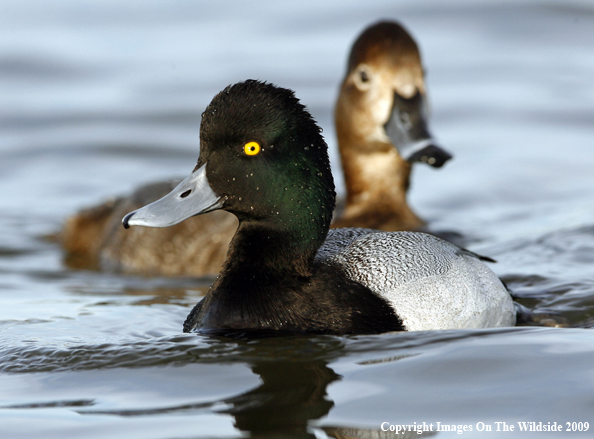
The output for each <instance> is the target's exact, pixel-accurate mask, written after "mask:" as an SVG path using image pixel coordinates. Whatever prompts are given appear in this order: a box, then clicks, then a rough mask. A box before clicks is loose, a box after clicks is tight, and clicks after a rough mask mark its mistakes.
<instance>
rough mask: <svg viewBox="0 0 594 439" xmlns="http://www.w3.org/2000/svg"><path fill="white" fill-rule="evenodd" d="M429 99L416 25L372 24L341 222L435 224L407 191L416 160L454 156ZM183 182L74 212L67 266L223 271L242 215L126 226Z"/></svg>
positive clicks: (356, 93) (348, 135)
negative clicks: (123, 223)
mask: <svg viewBox="0 0 594 439" xmlns="http://www.w3.org/2000/svg"><path fill="white" fill-rule="evenodd" d="M426 107H427V105H426V90H425V85H424V71H423V67H422V63H421V56H420V52H419V49H418V46H417V44H416V43H415V41H414V39H413V38H412V37H411V36H410V34H409V32H407V30H406V29H405V28H404V27H403V26H402V25H401V24H399V23H397V22H395V21H386V20H383V21H380V22H377V23H374V24H372V25H370V26H368V27H367V28H366V29H365V30H364V31H363V32H362V33H361V34H360V35H359V36H358V37H357V39H356V40H355V42H354V43H353V45H352V48H351V51H350V55H349V57H348V63H347V71H346V75H345V77H344V80H343V81H342V84H341V86H340V91H339V94H338V99H337V102H336V105H335V115H334V116H335V117H334V119H335V128H336V134H337V140H338V148H339V151H340V156H341V165H342V169H343V172H344V176H345V186H346V199H345V200H344V202H341V203H340V208H339V209H337V211H336V212H335V214H334V221H333V224H332V227H364V228H373V229H378V230H386V231H392V230H424V229H426V224H425V222H424V221H423V220H422V219H420V217H418V216H417V215H416V214H415V213H414V212H413V211H412V209H411V208H410V207H409V205H408V203H407V199H406V193H407V190H408V188H409V186H410V174H411V167H412V164H413V163H417V162H420V163H426V164H429V165H431V166H433V167H436V168H438V167H441V166H442V165H443V164H444V163H445V162H446V161H447V160H449V159H450V158H451V157H452V156H451V154H449V153H448V152H447V151H445V150H443V149H442V148H440V147H439V146H437V143H436V142H435V141H434V140H433V137H432V136H431V134H430V133H429V130H428V128H427V122H426V119H427V111H426ZM180 180H181V179H177V180H172V181H165V182H157V183H150V184H147V185H143V186H141V187H140V188H138V189H136V190H135V191H134V192H133V193H132V194H131V195H130V196H122V197H118V198H115V199H111V200H108V201H107V202H104V203H102V204H100V205H98V206H93V207H91V208H87V209H84V210H82V211H79V212H78V213H76V214H75V215H72V216H71V217H69V218H68V219H67V220H66V222H65V224H64V226H63V228H62V231H61V233H60V234H59V241H60V243H61V245H62V248H63V249H64V253H65V258H64V260H65V262H66V264H67V265H68V266H70V267H73V268H90V269H96V268H101V269H104V270H107V271H115V272H126V273H132V274H140V275H144V276H159V275H162V276H215V275H216V274H217V273H219V271H220V270H221V267H222V265H223V263H224V261H225V257H226V254H227V248H228V247H229V243H230V241H231V238H232V237H233V235H234V233H235V230H236V229H237V225H238V223H237V220H236V218H235V216H233V215H231V214H229V213H227V212H225V211H216V212H213V213H211V214H209V215H206V216H197V217H194V218H190V219H188V220H187V221H184V222H182V223H180V224H177V225H175V226H173V227H171V228H168V229H147V228H136V229H134V230H132V231H131V232H129V233H124V232H123V230H122V228H121V227H120V225H119V224H120V219H121V217H122V215H123V214H124V213H125V212H128V211H130V210H134V209H137V208H139V207H141V206H142V205H144V204H147V203H148V202H150V201H154V200H157V199H159V198H161V197H162V196H164V195H165V194H167V193H168V192H169V191H170V190H172V189H173V188H174V187H175V186H176V185H177V184H178V183H179V181H180ZM197 231H202V232H203V233H196V232H197ZM181 261H184V263H181Z"/></svg>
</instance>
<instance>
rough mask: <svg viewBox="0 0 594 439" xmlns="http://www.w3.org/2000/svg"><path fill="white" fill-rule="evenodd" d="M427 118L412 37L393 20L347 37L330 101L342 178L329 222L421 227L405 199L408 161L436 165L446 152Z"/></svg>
mask: <svg viewBox="0 0 594 439" xmlns="http://www.w3.org/2000/svg"><path fill="white" fill-rule="evenodd" d="M427 118H428V104H427V97H426V87H425V72H424V68H423V64H422V61H421V54H420V50H419V47H418V45H417V43H416V42H415V40H414V39H413V38H412V36H411V35H410V33H409V32H408V31H407V30H406V29H405V28H404V27H403V26H402V25H401V24H399V23H397V22H395V21H386V20H383V21H380V22H378V23H375V24H372V25H370V26H369V27H367V28H366V29H365V30H364V31H363V32H362V33H361V34H360V35H359V37H358V38H357V39H356V40H355V42H354V43H353V45H352V48H351V51H350V54H349V56H348V62H347V68H346V74H345V77H344V79H343V81H342V84H341V86H340V92H339V94H338V99H337V101H336V105H335V109H334V123H335V129H336V136H337V140H338V145H339V152H340V157H341V164H342V170H343V173H344V180H345V186H346V202H345V207H344V211H343V212H342V213H341V215H340V216H339V217H338V218H337V219H336V221H335V222H334V225H333V226H334V227H365V228H373V229H378V230H385V231H394V230H421V229H424V228H425V227H426V223H425V221H424V220H422V219H421V218H420V217H419V216H417V215H416V213H415V212H414V211H413V210H412V209H411V208H410V206H409V205H408V202H407V199H406V194H407V191H408V188H409V187H410V176H411V170H412V164H413V163H416V162H420V163H425V164H428V165H430V166H432V167H434V168H440V167H442V166H443V165H444V164H445V163H446V162H447V161H448V160H449V159H451V158H452V154H450V153H449V152H448V151H446V150H445V149H443V148H442V147H440V146H439V145H438V144H437V142H436V141H435V139H434V138H433V136H432V135H431V133H430V131H429V129H428V123H427Z"/></svg>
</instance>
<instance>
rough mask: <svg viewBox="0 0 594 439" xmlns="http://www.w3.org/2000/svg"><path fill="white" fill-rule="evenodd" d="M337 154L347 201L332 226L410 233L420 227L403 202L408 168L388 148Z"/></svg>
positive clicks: (344, 149)
mask: <svg viewBox="0 0 594 439" xmlns="http://www.w3.org/2000/svg"><path fill="white" fill-rule="evenodd" d="M339 142H341V140H340V139H339ZM341 145H344V143H341ZM340 152H341V159H342V166H343V171H344V177H345V183H346V190H347V199H346V206H345V209H344V214H343V215H342V216H341V218H340V219H339V220H337V221H336V222H335V224H333V227H369V228H376V229H380V230H411V229H419V228H421V227H422V226H423V224H424V223H423V221H422V220H421V219H420V218H419V217H417V216H416V215H415V213H414V212H413V211H412V210H411V208H410V207H409V206H408V204H407V202H406V191H407V189H408V186H409V179H410V173H411V165H410V163H409V162H407V161H406V160H404V159H402V157H400V155H399V154H398V152H397V151H396V149H395V148H394V147H393V146H392V145H390V144H385V145H381V146H380V145H378V148H373V149H372V150H370V149H368V150H366V151H364V150H362V149H361V148H357V147H356V146H355V147H351V148H346V147H342V146H341V150H340Z"/></svg>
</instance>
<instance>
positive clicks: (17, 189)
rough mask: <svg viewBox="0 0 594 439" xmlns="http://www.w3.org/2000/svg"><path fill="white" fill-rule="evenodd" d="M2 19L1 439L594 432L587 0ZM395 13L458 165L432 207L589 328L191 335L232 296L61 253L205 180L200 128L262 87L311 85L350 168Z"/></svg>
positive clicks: (10, 14) (429, 185) (427, 211)
mask: <svg viewBox="0 0 594 439" xmlns="http://www.w3.org/2000/svg"><path fill="white" fill-rule="evenodd" d="M0 10H1V13H0V88H1V89H2V93H0V193H2V197H0V206H1V209H0V212H1V213H0V228H1V229H2V231H3V233H2V234H1V235H0V388H1V389H2V392H0V425H1V428H0V430H2V437H5V436H6V437H10V438H30V437H47V438H63V437H86V438H89V439H92V438H95V437H97V438H99V437H110V438H117V437H125V438H126V439H131V438H135V437H142V438H143V439H147V438H232V437H233V438H235V437H245V436H249V437H270V438H281V437H294V438H299V437H309V438H313V437H315V438H323V437H336V438H350V437H359V438H383V437H394V436H395V435H394V434H393V432H384V431H382V429H381V425H382V424H383V423H384V422H387V423H389V424H394V425H396V424H404V425H407V424H414V423H415V422H416V423H417V424H421V423H423V422H426V423H434V424H435V423H437V422H441V423H444V424H451V425H469V426H471V427H473V428H474V430H473V433H464V434H463V435H461V436H465V437H479V434H478V433H477V432H476V426H477V423H479V422H482V423H483V424H484V425H489V426H491V427H492V428H493V434H492V435H493V436H494V435H495V434H497V432H496V430H495V429H496V426H497V424H496V423H497V422H500V421H505V422H507V423H508V424H514V423H517V422H518V421H525V422H529V421H534V422H539V421H542V422H543V423H544V422H549V421H557V422H559V423H564V422H566V421H576V422H580V421H589V418H590V417H591V413H592V410H593V409H594V398H593V397H592V388H593V386H594V381H593V379H592V374H591V364H592V363H593V358H592V348H591V346H592V342H593V340H592V335H591V333H590V329H589V328H591V327H592V326H594V299H593V297H594V281H593V278H592V263H593V262H594V256H593V255H594V221H593V219H592V188H593V187H594V173H592V172H591V171H592V169H593V168H594V155H593V154H592V148H591V147H592V140H591V139H592V138H593V136H594V132H593V130H594V125H592V123H591V121H592V120H593V116H594V113H593V110H592V109H593V108H594V107H593V106H592V102H593V100H594V82H593V81H592V69H593V67H594V64H593V60H594V52H593V48H594V33H592V31H591V30H592V25H593V21H594V9H592V6H591V5H590V4H589V3H587V2H582V1H578V0H576V1H563V2H548V3H542V2H538V1H534V2H532V1H526V2H524V1H518V2H515V1H511V2H505V3H501V2H496V1H493V2H491V1H485V2H480V3H477V2H472V1H468V2H466V1H459V2H456V3H455V4H453V3H448V4H444V3H443V2H438V1H434V0H428V1H425V2H412V1H411V2H398V3H397V4H396V3H394V2H392V1H389V0H382V1H377V2H373V3H369V2H358V1H355V0H352V1H351V0H349V1H347V2H323V3H322V2H308V1H305V2H299V3H295V4H290V5H289V4H286V5H283V7H282V8H279V7H276V8H271V7H270V4H269V3H268V2H250V3H244V2H236V1H229V2H224V3H223V4H220V3H212V4H210V3H208V4H206V3H198V2H196V3H188V2H183V1H173V2H155V1H146V2H142V4H141V3H138V2H125V3H122V2H115V1H102V2H98V1H97V2H94V1H88V2H84V3H80V2H76V1H74V0H57V1H54V2H51V3H48V2H42V1H38V0H31V1H29V2H26V3H24V2H16V1H5V2H3V3H2V5H1V6H0ZM383 17H393V18H397V19H399V20H401V21H402V22H403V23H404V24H405V25H406V26H407V27H408V28H409V30H410V31H411V33H412V34H413V35H414V36H415V37H416V38H417V40H418V42H419V44H420V47H421V49H422V53H423V58H424V60H425V64H426V69H427V72H428V83H429V84H428V85H429V96H430V98H431V103H432V119H431V125H432V128H433V131H434V134H436V136H437V138H438V140H439V142H440V143H441V144H443V145H444V146H446V147H447V148H448V150H451V151H452V153H453V154H454V156H455V159H454V160H452V161H451V162H450V163H448V164H447V165H446V167H444V169H443V170H441V171H440V172H433V171H432V170H430V169H424V168H418V169H415V171H414V175H413V181H412V191H411V204H412V205H413V206H414V208H415V210H416V211H417V212H419V213H420V214H421V215H422V216H423V217H424V218H425V219H426V220H428V222H429V223H430V224H431V227H432V228H433V229H434V230H449V231H453V232H454V234H457V235H458V236H459V237H460V239H461V240H462V241H463V242H465V243H466V245H468V246H469V247H470V249H471V250H473V251H476V252H478V253H481V254H486V255H488V256H492V257H494V258H495V259H497V261H498V262H497V264H494V265H492V268H493V270H494V271H495V272H496V273H498V274H499V275H501V276H502V278H503V279H504V280H505V282H506V283H507V285H508V286H509V287H510V289H511V290H512V292H513V294H514V296H515V297H516V299H517V301H518V302H519V303H521V304H522V305H524V306H525V307H527V308H529V309H530V310H531V311H533V312H536V313H537V314H538V315H539V316H540V317H541V318H542V319H541V320H540V322H539V324H544V323H545V320H544V319H545V318H547V317H548V318H549V320H551V321H552V322H553V323H555V322H557V319H559V318H562V319H564V320H565V321H566V323H567V326H572V328H562V329H561V328H559V329H555V328H542V327H534V326H531V327H522V328H510V329H505V330H484V331H443V332H440V331H437V332H432V333H430V332H422V333H410V334H383V335H379V336H372V337H288V338H274V337H271V338H264V339H255V340H252V339H245V338H244V339H242V338H239V339H230V338H227V339H226V338H217V337H207V336H196V335H182V334H181V328H182V324H183V321H184V319H185V317H186V315H187V313H188V312H189V310H190V309H191V307H192V306H193V305H194V304H195V303H196V302H197V301H198V300H199V299H200V297H201V296H202V295H203V294H204V293H205V292H206V290H207V289H208V287H209V285H210V282H211V281H212V279H191V278H177V279H171V278H156V279H149V278H140V277H132V276H121V275H117V274H108V273H102V272H99V271H92V270H85V269H80V270H73V269H69V268H67V267H66V266H65V265H64V263H63V260H62V254H61V252H60V250H59V248H58V247H57V246H56V245H55V244H54V243H53V242H51V241H48V240H45V239H42V237H45V236H47V235H51V234H53V233H55V232H56V231H57V230H59V228H60V226H61V223H62V221H63V220H64V218H65V217H66V216H67V215H69V214H70V213H72V212H74V211H75V210H78V209H80V208H82V207H86V206H89V205H93V204H95V203H96V202H98V201H100V200H102V199H105V198H108V197H111V196H114V195H117V194H121V193H124V192H126V191H130V190H132V188H134V187H136V186H138V185H139V184H140V183H146V182H151V181H156V180H163V179H169V178H172V177H176V176H183V175H186V174H187V173H189V172H190V170H191V169H192V167H193V166H194V164H195V160H196V157H197V155H198V144H197V139H198V128H199V120H200V113H201V111H202V110H203V108H204V107H205V105H206V104H207V103H208V102H209V101H210V99H211V98H212V96H214V94H216V93H217V92H218V91H219V90H221V89H222V88H223V87H224V86H226V85H227V84H229V83H232V82H236V81H238V80H242V79H246V78H258V79H265V80H269V81H272V82H275V83H277V84H279V85H282V86H285V87H289V88H293V89H295V90H296V92H297V95H298V96H299V97H300V98H301V99H302V100H303V102H304V103H305V104H306V105H307V106H308V107H309V108H310V110H311V111H312V113H313V115H314V116H315V118H316V119H317V120H318V121H319V123H320V125H321V126H322V127H324V130H325V131H324V134H325V137H326V139H327V141H328V143H329V146H330V153H331V158H332V160H333V164H334V169H335V170H338V169H339V167H338V162H337V154H336V142H335V139H334V132H333V128H332V107H333V102H334V99H335V98H336V93H337V88H338V83H339V81H340V79H341V75H342V74H343V69H344V64H345V57H346V54H347V50H348V48H349V46H350V44H351V43H352V40H353V38H354V37H355V35H356V34H357V33H358V32H359V31H360V30H361V29H362V28H364V27H365V26H366V25H368V24H369V23H371V22H373V21H376V20H377V19H379V18H383ZM335 175H336V179H337V182H338V188H339V191H341V190H342V180H341V176H340V173H338V172H335ZM82 268H84V267H82ZM563 425H565V424H563ZM434 433H436V435H437V436H439V437H453V436H454V435H455V436H456V437H458V434H457V433H456V432H450V433H448V432H443V431H440V432H435V431H433V432H428V434H434ZM567 435H568V433H566V432H559V433H547V437H551V438H555V437H567ZM587 435H591V434H590V433H589V432H585V433H580V432H572V433H571V437H574V436H576V437H581V436H587ZM410 436H411V437H418V435H416V433H414V436H413V435H412V434H411V435H410ZM514 436H517V437H522V438H525V437H537V433H534V434H531V433H529V432H528V433H526V432H521V433H518V432H517V431H515V432H508V433H506V437H514ZM399 437H403V436H399ZM405 437H406V436H405ZM480 437H482V436H480ZM539 437H540V436H539Z"/></svg>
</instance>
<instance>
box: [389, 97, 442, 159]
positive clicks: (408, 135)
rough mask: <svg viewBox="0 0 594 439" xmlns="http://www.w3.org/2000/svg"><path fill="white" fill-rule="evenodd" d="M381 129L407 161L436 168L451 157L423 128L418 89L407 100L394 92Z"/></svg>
mask: <svg viewBox="0 0 594 439" xmlns="http://www.w3.org/2000/svg"><path fill="white" fill-rule="evenodd" d="M384 129H385V131H386V135H387V136H388V138H389V139H390V141H391V142H392V144H393V145H394V146H395V147H396V148H397V149H398V152H399V153H400V155H401V156H402V157H403V158H404V159H405V160H408V161H409V162H411V163H413V162H422V163H427V164H428V165H430V166H433V167H434V168H439V167H441V166H443V164H444V163H445V162H447V161H448V160H449V159H451V158H452V155H451V154H450V153H449V152H447V151H445V150H444V149H443V148H441V147H439V146H437V145H436V144H435V141H434V140H433V138H432V137H431V134H430V133H429V130H428V129H427V123H426V122H425V102H424V97H423V95H421V93H420V92H419V91H417V93H416V94H415V95H414V96H413V97H411V98H408V99H407V98H403V97H402V96H400V95H399V94H398V93H394V102H393V104H392V111H391V113H390V117H389V119H388V121H387V122H386V123H385V124H384Z"/></svg>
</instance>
